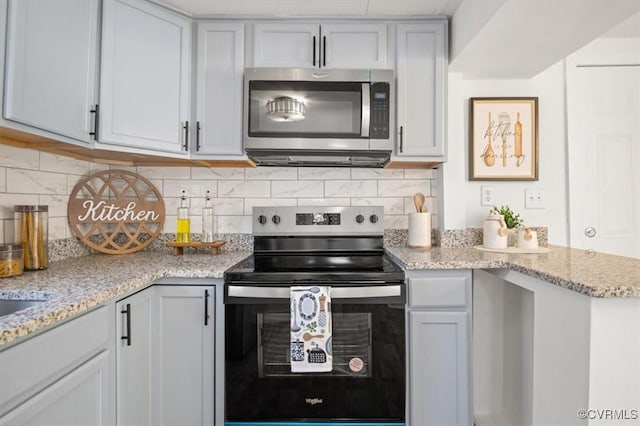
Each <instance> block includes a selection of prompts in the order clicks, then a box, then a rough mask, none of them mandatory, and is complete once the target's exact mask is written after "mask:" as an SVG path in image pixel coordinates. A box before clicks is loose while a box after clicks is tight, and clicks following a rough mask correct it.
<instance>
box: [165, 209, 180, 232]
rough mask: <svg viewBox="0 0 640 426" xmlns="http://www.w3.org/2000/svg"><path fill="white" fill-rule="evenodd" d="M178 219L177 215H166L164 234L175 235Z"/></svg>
mask: <svg viewBox="0 0 640 426" xmlns="http://www.w3.org/2000/svg"><path fill="white" fill-rule="evenodd" d="M174 211H175V210H174ZM177 219H178V216H177V215H175V214H171V215H166V216H165V218H164V226H163V227H162V232H164V233H167V234H169V233H171V234H175V233H176V224H177Z"/></svg>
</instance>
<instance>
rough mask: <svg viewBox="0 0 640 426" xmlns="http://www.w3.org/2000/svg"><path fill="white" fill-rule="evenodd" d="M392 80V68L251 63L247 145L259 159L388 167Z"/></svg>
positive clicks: (276, 162) (277, 162) (274, 162)
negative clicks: (259, 66)
mask: <svg viewBox="0 0 640 426" xmlns="http://www.w3.org/2000/svg"><path fill="white" fill-rule="evenodd" d="M393 81H394V77H393V71H391V70H333V69H332V70H317V69H306V68H305V69H302V68H247V69H245V74H244V126H243V128H244V130H243V131H244V135H243V142H244V148H245V151H246V152H247V155H248V156H249V158H251V159H252V160H253V161H254V162H255V163H256V164H257V165H288V166H306V165H308V166H347V167H383V166H384V165H385V164H386V163H387V162H388V161H389V158H390V155H391V150H392V148H393V139H394V138H393V135H394V131H393V128H394V124H395V123H394V120H393V113H392V106H393V105H394V103H393V99H394V95H395V91H394V85H393Z"/></svg>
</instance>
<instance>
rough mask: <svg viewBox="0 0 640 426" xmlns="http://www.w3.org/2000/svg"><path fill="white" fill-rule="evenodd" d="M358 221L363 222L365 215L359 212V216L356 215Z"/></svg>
mask: <svg viewBox="0 0 640 426" xmlns="http://www.w3.org/2000/svg"><path fill="white" fill-rule="evenodd" d="M356 222H358V223H362V222H364V216H362V215H361V214H359V215H358V216H356Z"/></svg>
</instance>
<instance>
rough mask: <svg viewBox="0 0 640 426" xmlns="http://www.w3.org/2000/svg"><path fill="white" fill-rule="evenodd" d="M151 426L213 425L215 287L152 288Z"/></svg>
mask: <svg viewBox="0 0 640 426" xmlns="http://www.w3.org/2000/svg"><path fill="white" fill-rule="evenodd" d="M156 292H157V293H156V298H157V305H156V306H157V312H156V315H155V317H156V320H155V322H154V335H155V336H156V338H155V339H154V351H153V352H154V357H155V362H154V370H153V371H154V374H153V381H154V385H153V392H154V397H153V401H154V410H153V413H154V418H153V424H156V425H177V424H180V425H213V424H214V401H215V399H214V385H215V378H214V362H215V359H214V345H215V341H214V338H215V322H214V318H215V315H214V312H213V309H214V306H215V304H214V295H215V292H214V287H213V286H206V287H203V286H187V287H185V286H157V287H156Z"/></svg>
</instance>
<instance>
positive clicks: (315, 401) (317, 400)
mask: <svg viewBox="0 0 640 426" xmlns="http://www.w3.org/2000/svg"><path fill="white" fill-rule="evenodd" d="M304 402H306V403H307V404H309V405H316V404H322V403H323V400H322V398H305V399H304Z"/></svg>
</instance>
